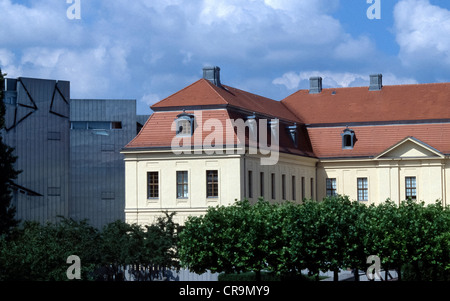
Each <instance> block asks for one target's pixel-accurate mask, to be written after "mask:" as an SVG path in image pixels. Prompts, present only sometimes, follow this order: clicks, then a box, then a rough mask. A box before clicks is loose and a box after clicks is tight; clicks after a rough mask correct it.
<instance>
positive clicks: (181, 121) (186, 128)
mask: <svg viewBox="0 0 450 301" xmlns="http://www.w3.org/2000/svg"><path fill="white" fill-rule="evenodd" d="M194 121H195V116H194V115H192V114H186V113H185V112H183V113H181V114H180V115H178V116H177V119H176V124H177V128H176V133H177V136H192V135H193V134H194V127H195V124H194Z"/></svg>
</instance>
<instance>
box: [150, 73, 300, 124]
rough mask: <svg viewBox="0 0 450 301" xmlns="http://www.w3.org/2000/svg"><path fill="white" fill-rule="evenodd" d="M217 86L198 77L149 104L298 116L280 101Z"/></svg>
mask: <svg viewBox="0 0 450 301" xmlns="http://www.w3.org/2000/svg"><path fill="white" fill-rule="evenodd" d="M222 86H223V88H220V87H217V86H216V85H214V84H212V83H210V82H209V81H207V80H205V79H200V80H198V81H196V82H195V83H193V84H191V85H189V86H187V87H186V88H184V89H182V90H180V91H178V92H177V93H175V94H173V95H171V96H169V97H167V98H165V99H163V100H161V101H160V102H158V103H156V104H154V105H153V106H151V109H153V110H154V111H157V110H161V109H167V108H171V107H175V108H183V107H193V106H213V105H222V106H227V107H234V108H239V109H243V110H247V111H250V112H257V113H261V114H264V115H267V116H272V117H277V118H280V119H285V120H290V121H294V122H298V121H299V120H298V118H297V117H296V116H295V115H294V114H293V113H292V112H291V111H290V110H288V109H287V108H286V107H285V106H284V105H283V104H282V103H281V102H279V101H276V100H273V99H270V98H267V97H263V96H259V95H256V94H252V93H249V92H246V91H243V90H239V89H236V88H233V87H229V86H225V85H222Z"/></svg>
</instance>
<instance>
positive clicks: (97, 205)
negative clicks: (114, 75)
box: [69, 99, 136, 227]
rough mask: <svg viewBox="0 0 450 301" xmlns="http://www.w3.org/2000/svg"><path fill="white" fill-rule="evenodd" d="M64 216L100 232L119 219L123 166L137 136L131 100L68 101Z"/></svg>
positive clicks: (123, 177) (123, 190) (121, 214)
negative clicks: (85, 221)
mask: <svg viewBox="0 0 450 301" xmlns="http://www.w3.org/2000/svg"><path fill="white" fill-rule="evenodd" d="M70 105H71V115H70V119H71V130H70V204H69V216H70V217H71V218H74V219H77V220H78V219H83V218H85V219H88V220H89V221H90V224H92V225H94V226H96V227H102V226H104V225H105V224H107V223H110V222H113V221H115V220H124V210H125V189H124V187H125V163H124V161H123V159H124V158H123V155H122V154H120V150H121V149H122V147H123V146H124V145H126V144H127V143H128V142H129V141H130V140H131V139H133V137H134V136H135V135H136V101H135V100H131V99H130V100H116V99H113V100H110V99H72V100H71V102H70Z"/></svg>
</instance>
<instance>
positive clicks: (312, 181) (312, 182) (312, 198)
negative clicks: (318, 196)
mask: <svg viewBox="0 0 450 301" xmlns="http://www.w3.org/2000/svg"><path fill="white" fill-rule="evenodd" d="M314 190H315V189H314V178H311V200H314Z"/></svg>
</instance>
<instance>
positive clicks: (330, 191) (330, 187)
mask: <svg viewBox="0 0 450 301" xmlns="http://www.w3.org/2000/svg"><path fill="white" fill-rule="evenodd" d="M334 195H336V179H334V178H333V179H327V196H334Z"/></svg>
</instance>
